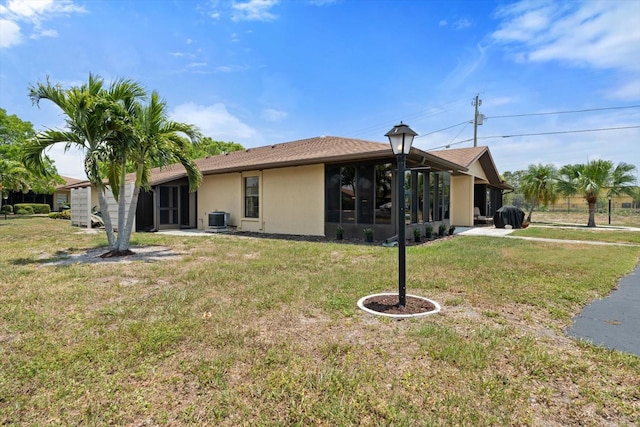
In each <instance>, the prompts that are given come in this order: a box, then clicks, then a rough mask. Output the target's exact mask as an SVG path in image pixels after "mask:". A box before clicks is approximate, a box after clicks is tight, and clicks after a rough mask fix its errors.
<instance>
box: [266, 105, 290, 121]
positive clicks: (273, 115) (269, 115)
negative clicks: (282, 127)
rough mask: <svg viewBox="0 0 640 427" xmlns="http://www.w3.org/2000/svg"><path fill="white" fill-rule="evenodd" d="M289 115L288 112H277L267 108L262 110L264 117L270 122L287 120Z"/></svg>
mask: <svg viewBox="0 0 640 427" xmlns="http://www.w3.org/2000/svg"><path fill="white" fill-rule="evenodd" d="M288 115H289V114H287V112H286V111H280V110H275V109H273V108H266V109H264V110H262V117H263V118H264V119H265V120H267V121H270V122H279V121H280V120H284V119H286V118H287V116H288Z"/></svg>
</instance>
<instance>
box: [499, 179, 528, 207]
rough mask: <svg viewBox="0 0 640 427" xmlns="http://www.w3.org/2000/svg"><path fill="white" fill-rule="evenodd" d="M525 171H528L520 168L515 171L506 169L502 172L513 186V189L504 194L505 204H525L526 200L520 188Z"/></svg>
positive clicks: (519, 205)
mask: <svg viewBox="0 0 640 427" xmlns="http://www.w3.org/2000/svg"><path fill="white" fill-rule="evenodd" d="M525 173H526V171H523V170H519V171H515V172H510V171H506V172H504V173H503V174H502V179H503V181H504V182H506V183H507V184H509V185H510V186H512V187H513V191H511V192H508V193H505V194H504V198H503V201H504V204H505V205H513V206H516V207H518V208H521V207H523V206H525V204H526V203H525V202H526V201H525V199H524V196H523V194H522V190H521V188H520V183H521V181H522V176H523V175H524V174H525Z"/></svg>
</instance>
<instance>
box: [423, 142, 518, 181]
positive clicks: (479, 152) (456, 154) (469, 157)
mask: <svg viewBox="0 0 640 427" xmlns="http://www.w3.org/2000/svg"><path fill="white" fill-rule="evenodd" d="M430 153H432V154H434V155H436V156H438V157H440V158H442V159H446V160H449V161H451V162H454V163H458V164H460V165H463V166H464V167H466V168H469V167H470V166H471V165H472V164H473V163H474V162H475V161H478V162H480V166H482V169H483V170H484V172H485V174H486V175H487V179H488V180H489V184H491V185H493V186H495V187H498V188H502V189H513V187H511V186H510V185H508V184H505V183H504V182H502V178H500V175H499V174H498V169H497V168H496V164H495V163H494V161H493V157H492V156H491V152H490V151H489V147H469V148H454V149H450V150H439V151H430Z"/></svg>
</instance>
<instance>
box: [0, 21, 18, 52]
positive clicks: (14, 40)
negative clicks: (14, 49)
mask: <svg viewBox="0 0 640 427" xmlns="http://www.w3.org/2000/svg"><path fill="white" fill-rule="evenodd" d="M20 42H22V33H21V32H20V27H19V26H18V24H16V23H15V22H13V21H9V20H8V19H0V48H7V47H11V46H15V45H18V44H20Z"/></svg>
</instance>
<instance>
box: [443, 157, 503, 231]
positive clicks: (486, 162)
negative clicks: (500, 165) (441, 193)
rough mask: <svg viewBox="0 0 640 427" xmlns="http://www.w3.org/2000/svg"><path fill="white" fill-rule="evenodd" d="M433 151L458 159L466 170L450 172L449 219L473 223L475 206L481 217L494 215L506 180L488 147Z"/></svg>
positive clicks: (452, 159) (457, 161)
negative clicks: (450, 210) (499, 171)
mask: <svg viewBox="0 0 640 427" xmlns="http://www.w3.org/2000/svg"><path fill="white" fill-rule="evenodd" d="M431 153H432V154H434V155H436V156H438V157H440V158H443V159H446V160H448V161H450V162H453V163H457V164H459V165H462V166H464V167H465V168H466V171H458V172H456V171H453V172H452V176H451V207H452V212H451V223H452V224H455V225H473V212H474V208H476V207H477V208H478V209H479V211H480V215H481V216H483V217H493V215H494V214H495V213H496V211H497V210H498V209H500V208H501V207H502V195H503V194H504V191H505V190H513V187H511V186H510V185H508V184H506V183H505V182H504V181H503V180H502V178H501V177H500V174H499V173H498V169H497V168H496V165H495V163H494V162H493V157H491V152H490V151H489V147H472V148H460V149H454V150H442V151H431Z"/></svg>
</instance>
